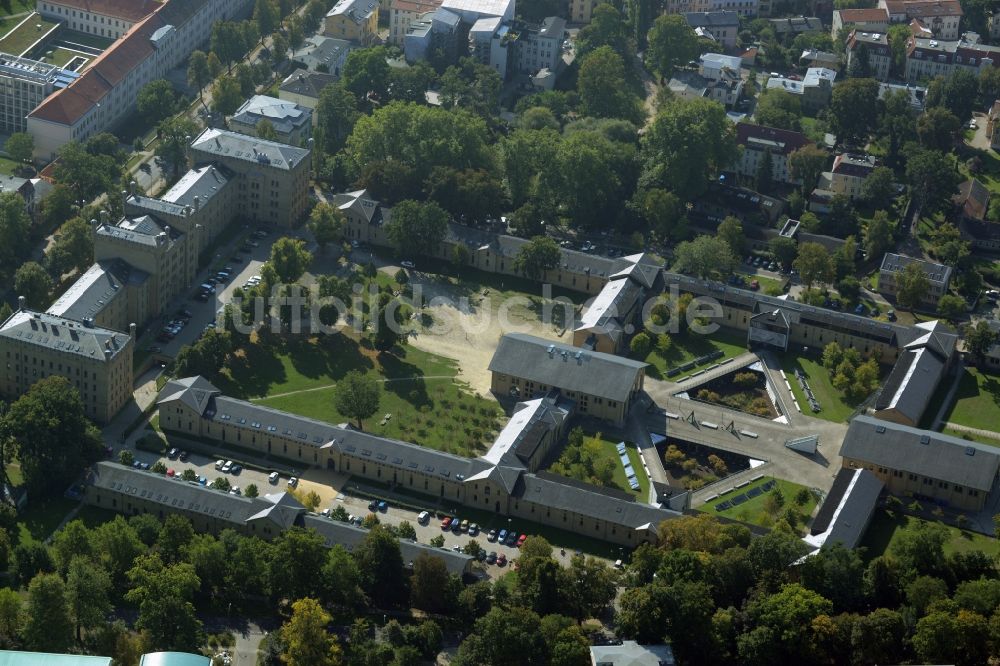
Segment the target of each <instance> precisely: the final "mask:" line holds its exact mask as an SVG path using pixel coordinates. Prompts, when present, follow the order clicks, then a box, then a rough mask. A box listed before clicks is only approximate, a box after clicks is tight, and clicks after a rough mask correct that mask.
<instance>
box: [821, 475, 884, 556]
mask: <svg viewBox="0 0 1000 666" xmlns="http://www.w3.org/2000/svg"><path fill="white" fill-rule="evenodd" d="M882 486H883V484H882V482H881V481H880V480H879V478H878V477H877V476H875V475H874V474H872V473H871V472H869V471H868V470H866V469H850V468H842V469H841V470H840V471H839V472H837V478H836V479H834V481H833V486H832V487H831V488H830V492H829V493H828V494H827V496H826V499H824V500H823V505H822V506H821V507H820V509H819V511H818V512H817V513H816V518H814V519H813V524H812V528H811V529H810V533H809V536H807V537H806V538H805V541H806V543H808V544H810V545H813V546H819V547H821V548H825V547H826V546H831V545H833V544H835V543H840V544H842V545H843V546H844V547H845V548H848V549H853V548H856V547H857V546H858V545H859V544H860V543H861V538H862V537H863V536H864V531H865V528H867V527H868V524H869V523H870V522H871V518H872V514H874V512H875V507H876V506H877V504H878V496H879V494H880V493H881V492H882Z"/></svg>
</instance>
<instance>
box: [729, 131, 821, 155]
mask: <svg viewBox="0 0 1000 666" xmlns="http://www.w3.org/2000/svg"><path fill="white" fill-rule="evenodd" d="M750 139H757V140H760V141H773V142H775V143H780V144H782V146H781V153H783V154H785V155H788V154H789V153H792V152H795V151H796V150H798V149H799V148H802V147H803V146H806V145H808V144H810V143H812V142H811V141H810V140H809V137H807V136H806V135H805V134H801V133H799V132H793V131H791V130H783V129H778V128H776V127H764V126H763V125H752V124H750V123H738V124H737V125H736V143H737V144H739V145H741V146H745V145H747V143H748V142H749V141H750Z"/></svg>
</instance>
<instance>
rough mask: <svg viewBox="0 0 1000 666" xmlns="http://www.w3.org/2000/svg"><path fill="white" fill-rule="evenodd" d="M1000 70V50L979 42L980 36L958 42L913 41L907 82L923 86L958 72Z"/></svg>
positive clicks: (908, 45)
mask: <svg viewBox="0 0 1000 666" xmlns="http://www.w3.org/2000/svg"><path fill="white" fill-rule="evenodd" d="M997 66H1000V46H990V45H988V44H982V43H980V42H979V35H976V34H975V33H971V32H967V33H965V34H964V35H962V36H961V37H960V38H959V39H958V40H957V41H950V42H948V41H943V40H938V39H927V38H922V37H911V38H910V39H909V40H908V41H907V43H906V80H907V82H909V83H919V82H921V81H924V80H930V79H933V78H934V77H936V76H948V75H950V74H951V73H952V72H954V71H955V70H956V69H966V70H968V71H970V72H972V73H973V74H975V75H977V76H978V75H979V72H981V71H982V70H983V69H985V68H987V67H997Z"/></svg>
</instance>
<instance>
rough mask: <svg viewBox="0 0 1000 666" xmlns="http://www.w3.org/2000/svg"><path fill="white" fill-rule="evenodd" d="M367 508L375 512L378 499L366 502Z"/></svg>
mask: <svg viewBox="0 0 1000 666" xmlns="http://www.w3.org/2000/svg"><path fill="white" fill-rule="evenodd" d="M368 510H369V511H371V512H372V513H375V512H376V511H377V510H378V500H372V501H371V502H368Z"/></svg>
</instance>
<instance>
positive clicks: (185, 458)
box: [177, 451, 188, 462]
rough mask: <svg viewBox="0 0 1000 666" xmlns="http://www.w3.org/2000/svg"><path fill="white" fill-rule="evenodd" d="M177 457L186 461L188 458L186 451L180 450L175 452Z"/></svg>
mask: <svg viewBox="0 0 1000 666" xmlns="http://www.w3.org/2000/svg"><path fill="white" fill-rule="evenodd" d="M177 459H178V460H180V461H181V462H186V461H187V459H188V452H187V451H181V452H180V453H178V454H177Z"/></svg>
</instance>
